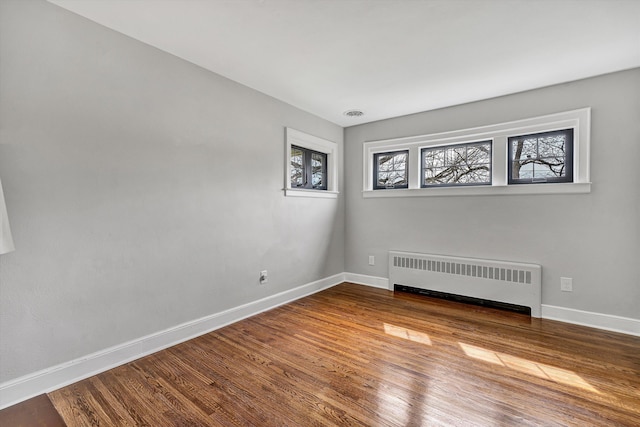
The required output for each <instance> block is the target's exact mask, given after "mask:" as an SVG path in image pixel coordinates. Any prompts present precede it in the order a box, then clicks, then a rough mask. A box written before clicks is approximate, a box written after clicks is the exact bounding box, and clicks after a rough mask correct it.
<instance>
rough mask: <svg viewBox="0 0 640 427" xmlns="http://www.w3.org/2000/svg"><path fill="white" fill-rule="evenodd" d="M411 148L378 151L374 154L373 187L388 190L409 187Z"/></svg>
mask: <svg viewBox="0 0 640 427" xmlns="http://www.w3.org/2000/svg"><path fill="white" fill-rule="evenodd" d="M408 160H409V150H406V151H393V152H390V153H377V154H375V155H374V156H373V162H374V167H373V169H374V171H373V188H374V190H384V189H386V190H388V189H393V188H408V187H409V171H408V164H407V162H408Z"/></svg>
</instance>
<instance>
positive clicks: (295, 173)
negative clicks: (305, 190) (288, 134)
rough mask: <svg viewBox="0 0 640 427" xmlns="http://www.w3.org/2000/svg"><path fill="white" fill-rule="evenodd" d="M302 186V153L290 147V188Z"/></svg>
mask: <svg viewBox="0 0 640 427" xmlns="http://www.w3.org/2000/svg"><path fill="white" fill-rule="evenodd" d="M302 186H304V152H303V151H302V150H301V149H300V148H298V147H291V187H302Z"/></svg>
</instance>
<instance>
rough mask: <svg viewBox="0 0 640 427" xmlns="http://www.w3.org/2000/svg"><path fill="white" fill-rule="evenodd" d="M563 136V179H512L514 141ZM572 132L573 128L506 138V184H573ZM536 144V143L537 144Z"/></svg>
mask: <svg viewBox="0 0 640 427" xmlns="http://www.w3.org/2000/svg"><path fill="white" fill-rule="evenodd" d="M558 134H565V135H566V140H565V155H564V159H565V160H564V167H565V174H564V176H563V177H551V178H544V179H536V178H515V179H514V178H513V163H514V159H513V154H514V153H513V144H512V143H511V142H512V141H514V140H518V139H527V138H544V137H547V136H551V135H558ZM574 141H575V140H574V131H573V128H568V129H560V130H552V131H544V132H535V133H530V134H524V135H517V136H510V137H508V138H507V184H508V185H521V184H553V183H560V182H573V147H574ZM537 144H538V143H537Z"/></svg>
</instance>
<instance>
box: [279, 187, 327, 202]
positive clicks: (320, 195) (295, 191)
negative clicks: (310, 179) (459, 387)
mask: <svg viewBox="0 0 640 427" xmlns="http://www.w3.org/2000/svg"><path fill="white" fill-rule="evenodd" d="M338 194H339V193H338V192H337V191H329V190H306V189H299V188H285V189H284V195H285V196H287V197H313V198H317V199H337V198H338Z"/></svg>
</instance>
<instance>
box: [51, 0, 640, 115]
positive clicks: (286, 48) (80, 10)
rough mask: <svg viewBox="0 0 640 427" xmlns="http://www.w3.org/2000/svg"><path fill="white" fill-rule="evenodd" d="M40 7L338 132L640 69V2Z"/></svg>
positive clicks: (252, 0)
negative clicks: (67, 13)
mask: <svg viewBox="0 0 640 427" xmlns="http://www.w3.org/2000/svg"><path fill="white" fill-rule="evenodd" d="M49 1H50V2H52V3H55V4H57V5H59V6H61V7H64V8H66V9H68V10H71V11H73V12H75V13H77V14H79V15H81V16H84V17H87V18H89V19H91V20H93V21H95V22H97V23H99V24H102V25H104V26H106V27H109V28H112V29H114V30H116V31H119V32H121V33H123V34H126V35H128V36H130V37H133V38H135V39H138V40H140V41H142V42H144V43H147V44H149V45H152V46H155V47H157V48H159V49H162V50H164V51H166V52H169V53H171V54H173V55H176V56H178V57H180V58H183V59H185V60H187V61H190V62H192V63H194V64H197V65H199V66H201V67H204V68H206V69H209V70H211V71H213V72H215V73H218V74H221V75H223V76H225V77H228V78H229V79H232V80H235V81H237V82H239V83H242V84H244V85H246V86H249V87H251V88H254V89H256V90H258V91H261V92H263V93H266V94H268V95H271V96H273V97H275V98H277V99H280V100H282V101H284V102H287V103H289V104H292V105H294V106H296V107H299V108H301V109H303V110H306V111H308V112H310V113H313V114H316V115H318V116H320V117H323V118H325V119H327V120H330V121H332V122H334V123H337V124H339V125H341V126H351V125H354V124H360V123H365V122H370V121H374V120H380V119H385V118H389V117H395V116H400V115H405V114H410V113H415V112H419V111H426V110H432V109H436V108H441V107H446V106H451V105H456V104H462V103H466V102H471V101H476V100H481V99H487V98H491V97H495V96H500V95H505V94H510V93H515V92H520V91H524V90H529V89H534V88H539V87H543V86H548V85H552V84H557V83H563V82H567V81H571V80H576V79H581V78H585V77H591V76H595V75H599V74H605V73H609V72H613V71H619V70H624V69H629V68H635V67H640V0H555V1H552V0H423V1H421V0H49ZM350 109H359V110H362V111H364V113H365V115H364V116H362V117H360V118H349V117H346V116H345V115H344V114H343V113H344V112H345V111H346V110H350Z"/></svg>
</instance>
